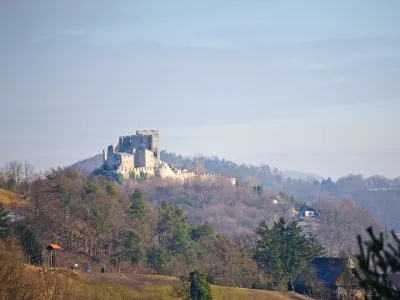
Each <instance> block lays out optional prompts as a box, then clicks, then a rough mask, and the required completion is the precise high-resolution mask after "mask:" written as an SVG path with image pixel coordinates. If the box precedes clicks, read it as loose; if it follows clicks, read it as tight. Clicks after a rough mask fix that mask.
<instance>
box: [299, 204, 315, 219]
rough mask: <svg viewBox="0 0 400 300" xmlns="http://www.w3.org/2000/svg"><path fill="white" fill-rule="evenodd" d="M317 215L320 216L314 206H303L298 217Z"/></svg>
mask: <svg viewBox="0 0 400 300" xmlns="http://www.w3.org/2000/svg"><path fill="white" fill-rule="evenodd" d="M317 216H318V214H317V212H316V211H315V209H314V208H312V207H303V208H302V209H301V210H300V213H299V215H298V218H314V217H317Z"/></svg>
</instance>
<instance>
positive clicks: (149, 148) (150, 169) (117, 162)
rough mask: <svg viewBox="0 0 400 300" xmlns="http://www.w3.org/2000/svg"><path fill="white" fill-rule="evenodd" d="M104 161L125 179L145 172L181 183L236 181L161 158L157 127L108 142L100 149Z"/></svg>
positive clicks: (151, 175) (149, 175)
mask: <svg viewBox="0 0 400 300" xmlns="http://www.w3.org/2000/svg"><path fill="white" fill-rule="evenodd" d="M103 162H104V164H105V165H108V167H111V169H112V170H114V171H115V172H117V173H120V174H122V176H123V177H124V179H128V178H130V176H131V175H134V176H140V173H141V172H143V173H146V174H147V175H148V177H160V178H169V179H174V180H179V181H181V182H184V181H185V180H188V179H191V178H198V179H200V180H204V181H211V182H216V181H218V180H229V181H230V182H231V183H232V184H236V179H235V178H227V177H224V176H221V175H218V174H204V175H196V174H195V173H194V172H188V171H186V170H180V169H177V168H174V167H173V166H172V165H170V164H167V163H165V162H162V161H161V160H160V140H159V132H158V130H137V131H136V135H130V136H121V137H120V138H119V141H118V145H117V146H116V148H115V149H114V147H113V146H112V145H111V146H109V147H108V148H107V151H103Z"/></svg>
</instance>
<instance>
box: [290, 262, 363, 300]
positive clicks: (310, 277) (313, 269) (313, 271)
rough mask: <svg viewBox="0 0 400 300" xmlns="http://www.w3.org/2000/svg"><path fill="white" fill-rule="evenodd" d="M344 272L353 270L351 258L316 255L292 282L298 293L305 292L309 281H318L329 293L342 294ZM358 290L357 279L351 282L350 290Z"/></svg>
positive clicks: (308, 287) (344, 282)
mask: <svg viewBox="0 0 400 300" xmlns="http://www.w3.org/2000/svg"><path fill="white" fill-rule="evenodd" d="M345 272H349V274H352V273H353V272H354V262H353V261H352V260H351V258H342V257H316V258H314V259H312V260H311V261H310V262H309V263H308V265H307V268H306V270H305V271H304V272H303V274H301V275H300V276H299V279H298V280H296V282H295V284H294V288H295V291H296V292H297V293H299V294H307V292H308V290H309V289H310V283H311V282H312V283H313V284H314V285H315V284H316V283H317V282H318V284H320V285H321V286H322V287H323V288H324V289H325V290H326V293H328V294H329V295H331V296H333V295H342V294H343V291H344V289H345V284H348V283H347V282H346V280H347V278H346V279H345V280H343V278H344V277H343V276H347V275H344V274H345ZM357 291H359V286H358V282H357V281H353V282H352V287H351V292H352V293H353V292H357Z"/></svg>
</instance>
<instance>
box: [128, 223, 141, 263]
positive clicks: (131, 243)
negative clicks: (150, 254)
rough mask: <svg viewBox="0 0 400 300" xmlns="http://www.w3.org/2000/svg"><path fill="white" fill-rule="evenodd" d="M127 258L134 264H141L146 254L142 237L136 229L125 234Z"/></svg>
mask: <svg viewBox="0 0 400 300" xmlns="http://www.w3.org/2000/svg"><path fill="white" fill-rule="evenodd" d="M124 248H125V256H126V257H129V259H130V261H131V262H132V264H137V263H139V262H140V261H141V260H142V259H143V258H144V256H145V254H146V249H145V247H144V243H143V238H142V236H141V235H140V234H139V233H138V232H137V231H136V230H134V229H128V230H126V231H125V232H124Z"/></svg>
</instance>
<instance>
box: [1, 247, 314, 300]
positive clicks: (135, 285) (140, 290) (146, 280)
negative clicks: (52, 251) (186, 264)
mask: <svg viewBox="0 0 400 300" xmlns="http://www.w3.org/2000/svg"><path fill="white" fill-rule="evenodd" d="M0 271H1V272H0V300H6V299H11V298H12V297H11V296H13V295H14V296H16V297H17V298H15V297H14V298H15V299H20V298H21V299H22V298H23V297H24V296H26V295H28V296H29V299H38V300H41V299H43V300H44V299H46V300H48V299H52V300H61V299H63V300H65V299H71V300H72V299H74V300H77V299H78V300H79V299H88V300H90V299H97V300H106V299H107V300H111V299H113V300H114V299H115V300H119V299H121V300H122V299H131V300H150V299H152V300H172V299H173V298H172V297H171V289H172V288H171V283H173V282H174V281H177V280H178V279H177V278H175V277H170V276H157V275H134V274H122V273H97V272H96V273H83V272H81V271H75V270H70V269H48V268H47V269H46V268H41V267H35V266H31V265H26V264H24V257H23V254H22V252H21V251H20V250H19V248H18V247H16V246H13V245H11V246H7V243H6V244H4V243H3V244H2V245H0ZM211 290H212V294H213V299H214V300H240V299H249V300H251V299H254V300H256V299H257V300H258V299H260V300H263V299H265V300H267V299H268V300H288V299H297V300H302V299H307V298H304V297H302V296H300V295H297V294H295V293H290V292H286V293H283V292H273V291H261V290H250V289H241V288H232V287H222V286H212V287H211ZM10 297H11V298H10Z"/></svg>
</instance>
